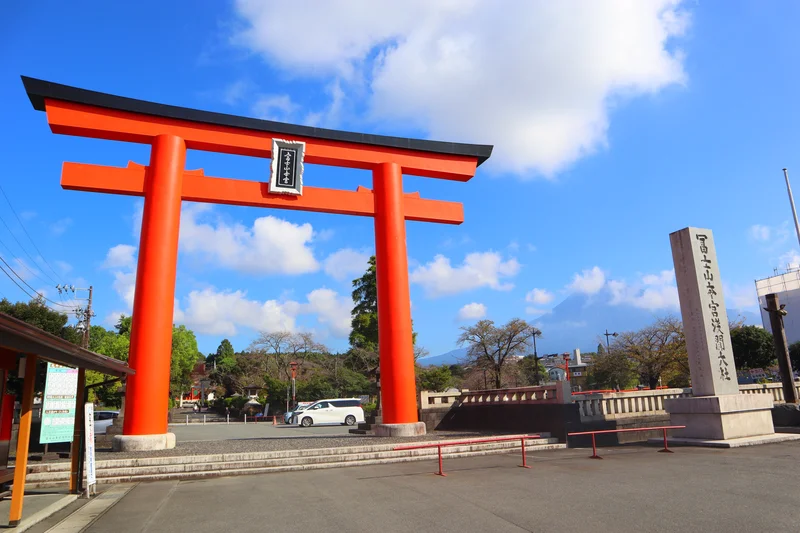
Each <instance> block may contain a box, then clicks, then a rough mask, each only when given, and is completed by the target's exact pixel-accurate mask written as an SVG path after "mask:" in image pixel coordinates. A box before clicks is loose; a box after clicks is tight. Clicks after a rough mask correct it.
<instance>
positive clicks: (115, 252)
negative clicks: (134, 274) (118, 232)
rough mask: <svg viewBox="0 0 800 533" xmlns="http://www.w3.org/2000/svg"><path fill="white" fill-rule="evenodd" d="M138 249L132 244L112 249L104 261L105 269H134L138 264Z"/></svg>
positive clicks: (119, 245) (120, 245)
mask: <svg viewBox="0 0 800 533" xmlns="http://www.w3.org/2000/svg"><path fill="white" fill-rule="evenodd" d="M135 255H136V247H135V246H131V245H130V244H118V245H116V246H113V247H111V248H110V249H109V250H108V253H107V254H106V258H105V260H104V261H103V266H104V267H105V268H133V267H134V266H135V265H136V263H135V260H134V256H135Z"/></svg>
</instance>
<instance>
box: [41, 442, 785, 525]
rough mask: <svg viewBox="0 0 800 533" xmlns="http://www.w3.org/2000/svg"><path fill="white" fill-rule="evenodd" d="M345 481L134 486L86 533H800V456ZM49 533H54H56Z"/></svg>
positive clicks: (740, 454)
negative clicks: (485, 532)
mask: <svg viewBox="0 0 800 533" xmlns="http://www.w3.org/2000/svg"><path fill="white" fill-rule="evenodd" d="M602 454H603V455H604V457H605V459H604V460H603V461H596V460H595V461H593V460H589V459H587V455H588V453H587V451H586V450H565V451H552V452H540V453H537V454H535V456H534V457H533V468H532V469H531V470H524V469H521V468H517V467H516V466H515V465H516V464H517V462H518V461H519V459H518V457H512V456H510V455H499V456H489V457H483V458H468V459H458V460H447V461H445V471H446V472H447V473H448V474H449V476H448V477H446V478H440V477H437V476H434V475H432V474H431V471H432V470H433V469H434V468H435V465H434V464H428V463H405V464H399V465H383V466H369V467H357V468H341V469H333V470H321V471H309V472H294V473H283V474H268V475H260V476H244V477H236V478H221V479H212V480H202V481H191V482H159V483H147V484H140V485H137V486H135V487H134V488H133V489H132V490H131V491H130V492H129V493H128V494H127V495H126V496H125V497H124V498H123V499H121V500H120V501H119V503H117V504H116V505H115V506H114V507H112V508H111V509H110V510H109V511H108V512H107V513H106V514H105V515H103V516H101V517H100V519H99V520H98V521H97V522H95V523H94V524H93V525H92V526H90V527H89V528H88V529H87V531H90V532H96V533H99V532H108V531H113V532H114V533H129V532H141V531H145V532H151V533H157V532H165V533H166V532H174V531H192V532H193V533H205V532H209V533H211V532H213V533H219V532H220V531H237V532H239V531H241V532H251V531H273V532H274V531H287V532H298V531H303V532H315V531H339V532H345V531H359V532H360V531H363V532H371V533H374V532H376V531H379V532H380V533H390V532H394V531H403V532H408V531H413V532H420V533H422V532H436V533H445V532H458V533H464V532H472V531H491V532H506V531H508V532H518V531H543V532H553V531H569V532H592V533H598V532H603V531H615V532H638V533H641V532H645V531H646V532H673V531H703V532H731V531H737V532H749V531H757V532H764V531H770V532H773V531H778V532H783V531H787V532H788V531H791V532H796V531H798V529H800V526H798V524H800V491H798V490H797V488H796V480H797V479H798V476H799V475H800V461H798V459H800V443H783V444H772V445H766V446H758V447H752V448H740V449H734V450H712V449H701V448H680V449H677V451H676V453H675V454H661V453H656V451H655V449H654V448H648V447H626V448H615V449H609V450H604V451H603V452H602ZM53 531H54V532H56V531H58V530H53Z"/></svg>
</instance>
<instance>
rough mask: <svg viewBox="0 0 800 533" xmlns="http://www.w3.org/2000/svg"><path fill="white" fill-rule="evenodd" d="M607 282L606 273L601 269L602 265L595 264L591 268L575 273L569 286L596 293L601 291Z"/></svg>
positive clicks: (583, 291) (585, 292)
mask: <svg viewBox="0 0 800 533" xmlns="http://www.w3.org/2000/svg"><path fill="white" fill-rule="evenodd" d="M605 282H606V275H605V273H604V272H603V271H602V270H600V267H597V266H595V267H592V268H591V269H588V270H584V271H583V272H582V273H581V274H575V276H574V277H573V278H572V283H570V284H569V285H568V288H569V289H570V290H573V291H576V292H582V293H584V294H595V293H598V292H600V289H602V288H603V285H605Z"/></svg>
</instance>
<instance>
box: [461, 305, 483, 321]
mask: <svg viewBox="0 0 800 533" xmlns="http://www.w3.org/2000/svg"><path fill="white" fill-rule="evenodd" d="M485 316H486V306H485V305H484V304H479V303H477V302H472V303H471V304H467V305H465V306H464V307H462V308H461V309H459V310H458V320H460V321H462V322H466V321H468V320H480V319H481V318H483V317H485Z"/></svg>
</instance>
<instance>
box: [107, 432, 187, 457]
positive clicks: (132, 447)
mask: <svg viewBox="0 0 800 533" xmlns="http://www.w3.org/2000/svg"><path fill="white" fill-rule="evenodd" d="M174 447H175V434H174V433H164V434H161V435H114V440H113V441H111V448H112V449H113V450H114V451H115V452H142V451H150V450H169V449H171V448H174Z"/></svg>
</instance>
